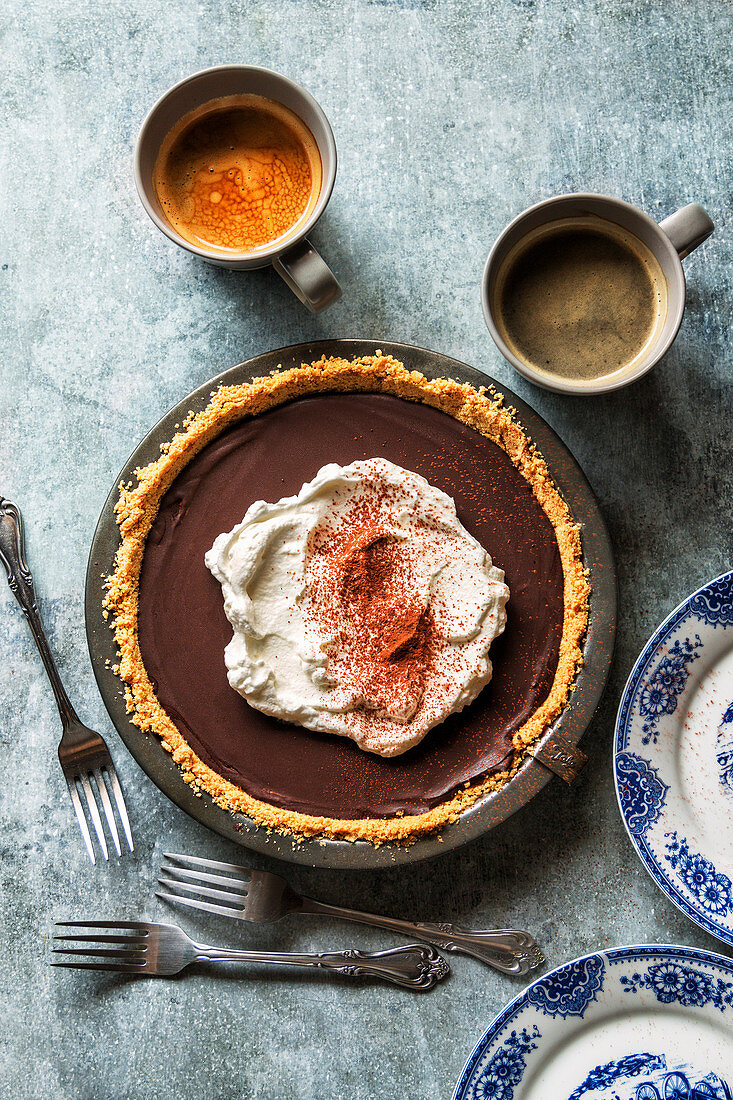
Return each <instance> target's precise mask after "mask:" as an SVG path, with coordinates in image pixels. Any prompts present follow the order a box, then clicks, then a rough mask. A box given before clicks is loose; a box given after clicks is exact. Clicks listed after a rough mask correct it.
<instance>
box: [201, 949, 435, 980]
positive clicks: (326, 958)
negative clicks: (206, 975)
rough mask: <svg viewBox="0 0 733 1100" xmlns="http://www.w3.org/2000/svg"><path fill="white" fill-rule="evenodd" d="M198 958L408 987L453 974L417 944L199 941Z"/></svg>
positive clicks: (433, 951) (429, 951)
mask: <svg viewBox="0 0 733 1100" xmlns="http://www.w3.org/2000/svg"><path fill="white" fill-rule="evenodd" d="M195 947H196V953H197V954H196V957H197V958H198V959H201V960H207V961H208V962H227V961H233V962H257V963H275V964H282V965H286V966H307V967H315V968H317V969H319V970H331V971H333V972H334V973H336V974H343V975H344V976H346V977H349V978H362V977H364V978H366V977H369V978H381V979H382V980H383V981H385V982H391V983H392V984H393V985H401V986H402V987H403V988H405V989H417V990H420V989H432V988H433V986H434V985H435V984H436V983H437V982H439V981H440V980H441V978H445V977H446V976H447V975H448V974H450V967H449V966H448V963H447V962H446V961H445V959H443V958H442V957H441V956H440V955H439V954H438V952H437V951H436V950H435V949H434V948H433V947H428V946H427V944H424V943H413V944H409V945H407V946H406V947H393V948H391V949H390V950H389V951H372V952H370V951H354V950H351V951H323V952H320V953H318V954H315V953H312V954H297V953H293V952H289V951H288V952H279V951H229V950H225V949H221V950H220V949H219V948H216V947H206V946H205V945H204V944H196V945H195Z"/></svg>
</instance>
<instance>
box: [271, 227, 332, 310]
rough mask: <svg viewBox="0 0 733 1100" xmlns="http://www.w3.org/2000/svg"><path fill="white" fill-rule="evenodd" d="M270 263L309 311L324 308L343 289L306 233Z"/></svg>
mask: <svg viewBox="0 0 733 1100" xmlns="http://www.w3.org/2000/svg"><path fill="white" fill-rule="evenodd" d="M272 266H273V267H274V268H275V271H277V273H278V275H280V276H282V278H283V279H284V280H285V282H286V283H287V284H288V286H289V287H290V289H291V290H292V292H293V294H295V295H296V297H297V298H300V300H301V302H302V303H303V305H304V306H307V308H308V309H309V310H310V311H311V313H321V312H322V311H323V310H324V309H328V307H329V306H330V305H333V303H334V302H337V301H338V300H339V298H340V297H341V295H342V293H343V291H342V290H341V287H340V286H339V284H338V283H337V281H336V278H335V276H334V274H333V272H332V271H331V268H330V267H329V266H328V264H327V263H326V261H325V260H324V259H322V257H321V256H320V255H319V254H318V252H316V250H315V248H314V247H313V245H312V244H311V243H310V241H309V240H308V238H307V237H303V239H302V240H300V241H298V243H297V244H294V245H293V247H292V248H289V249H288V250H287V252H283V253H281V255H280V256H277V257H276V258H275V259H274V260H273V261H272Z"/></svg>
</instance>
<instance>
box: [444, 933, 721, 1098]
mask: <svg viewBox="0 0 733 1100" xmlns="http://www.w3.org/2000/svg"><path fill="white" fill-rule="evenodd" d="M713 1097H714V1098H717V1100H733V960H731V959H724V958H723V957H722V956H721V955H714V954H712V953H711V952H709V951H698V950H696V949H694V948H690V947H659V946H649V947H646V946H643V947H617V948H614V949H612V950H610V951H601V952H599V953H598V954H596V955H586V956H585V957H584V958H582V959H576V960H575V961H574V962H570V963H566V964H565V965H564V966H560V967H558V968H557V970H553V971H552V973H550V974H546V975H544V976H543V977H542V978H539V979H538V981H536V982H534V984H533V985H530V986H529V987H528V988H527V989H525V991H524V993H522V994H520V996H519V997H517V998H516V1000H514V1001H512V1003H511V1004H510V1005H509V1006H508V1007H507V1008H506V1009H504V1011H503V1012H502V1013H500V1015H499V1016H497V1018H496V1019H495V1020H494V1022H493V1024H492V1025H491V1027H490V1028H489V1030H488V1031H487V1032H486V1033H485V1034H484V1036H483V1038H482V1039H481V1040H480V1042H479V1043H478V1045H477V1046H476V1048H475V1050H474V1051H473V1053H472V1054H471V1057H470V1058H469V1059H468V1062H467V1063H466V1065H465V1067H464V1069H463V1073H462V1074H461V1077H460V1080H459V1082H458V1084H457V1086H456V1089H455V1092H454V1093H453V1100H711V1098H713Z"/></svg>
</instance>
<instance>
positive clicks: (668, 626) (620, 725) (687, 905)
mask: <svg viewBox="0 0 733 1100" xmlns="http://www.w3.org/2000/svg"><path fill="white" fill-rule="evenodd" d="M726 578H732V579H733V569H726V570H724V571H723V572H722V573H720V574H718V576H717V577H712V578H711V579H710V580H708V581H706V582H705V583H704V584H701V585H700V586H699V588H696V589H695V591H694V592H691V593H690V594H689V595H688V596H686V597H685V599H684V600H682V601H681V602H680V603H679V604H678V605H677V607H675V608H674V610H673V611H671V612H670V613H669V615H667V617H666V618H665V619H664V620H663V621H662V622H661V623H660V624H659V625H658V626H657V627H656V629H655V630H654V631H653V632H652V634H651V636H650V637H649V639H648V640H647V642H646V643H645V645H644V646H643V648H642V650H641V653H640V654H639V656H638V657H637V659H636V661H635V662H634V666H633V668H632V670H631V672H630V673H629V676H628V679H627V680H626V684H625V685H624V690H623V692H622V693H621V700H620V702H619V706H618V711H617V713H616V723H615V727H614V737H613V757H612V766H613V783H614V790H615V791H616V801H617V803H618V808H619V813H620V814H621V820H622V821H623V823H624V828H625V829H626V833H627V835H628V837H629V839H630V841H631V843H632V845H633V848H634V851H635V852H636V854H637V856H638V857H639V860H640V862H641V863H642V865H643V867H644V869H645V870H646V872H647V874H648V875H649V877H650V878H651V879H652V881H653V882H654V883H655V885H656V886H657V887H658V888H659V889H660V890H661V891H662V893H663V894H664V895H665V897H666V898H667V899H668V901H671V902H672V904H673V905H674V906H675V907H676V908H677V909H679V911H680V912H681V913H682V914H684V916H686V917H687V919H688V920H691V921H692V922H693V923H694V924H696V925H697V926H698V927H699V928H702V930H703V931H704V932H708V933H709V934H710V935H712V936H715V938H716V939H718V940H720V942H721V943H725V944H727V945H728V946H731V947H733V928H731V929H728V928H724V927H721V926H720V925H719V924H716V922H715V921H714V920H713V919H711V918H710V917H709V916H707V915H706V914H705V913H703V912H702V911H701V910H699V909H698V908H696V907H695V906H694V905H693V904H692V902H690V901H688V900H687V898H686V897H684V895H683V894H681V893H680V891H679V890H678V889H677V887H676V886H675V884H674V882H672V880H671V879H670V878H669V876H668V875H667V874H666V872H665V870H664V868H663V867H662V865H661V863H660V862H659V861H658V860H657V858H656V856H655V854H654V852H653V851H652V848H651V846H650V845H649V844H648V843H647V841H646V839H645V838H644V837H643V836H642V837H638V836H635V835H634V833H632V831H631V828H630V827H629V822H628V820H627V817H626V814H625V813H624V807H623V803H622V801H621V792H620V789H619V772H618V756H619V753H620V752H626V751H631V750H629V749H628V746H624V745H623V744H622V738H624V737H625V736H626V735H627V731H628V726H629V724H630V721H631V708H632V706H633V697H634V695H635V693H636V691H637V688H638V687H639V683H640V681H641V676H642V671H643V670H644V669H645V668H646V667H647V665H648V663H649V661H650V660H651V659H652V658H653V656H654V653H655V652H656V651H657V650H658V649H659V647H660V645H662V644H663V642H664V641H665V640H666V639H667V637H668V636H669V635H670V634H671V633H672V631H673V630H675V629H676V628H677V626H679V624H680V623H681V622H682V621H683V620H684V618H685V617H686V615H687V614H688V613H689V610H690V605H691V603H692V601H693V600H694V599H695V597H696V596H699V595H700V594H701V593H703V592H705V591H707V589H709V588H710V587H711V585H714V584H716V583H717V582H718V581H721V580H724V579H726ZM627 711H628V713H626V712H627ZM702 855H703V856H704V852H703V853H702Z"/></svg>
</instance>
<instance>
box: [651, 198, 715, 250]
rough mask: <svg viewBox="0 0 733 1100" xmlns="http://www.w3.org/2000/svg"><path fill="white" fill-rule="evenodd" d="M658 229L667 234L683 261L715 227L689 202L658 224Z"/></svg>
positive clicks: (701, 209)
mask: <svg viewBox="0 0 733 1100" xmlns="http://www.w3.org/2000/svg"><path fill="white" fill-rule="evenodd" d="M659 228H660V229H661V230H662V231H663V232H664V233H666V234H667V236H668V237H669V239H670V241H671V242H672V244H673V245H674V247H675V248H676V249H677V254H678V255H679V258H680V259H681V260H684V258H685V256H689V255H690V253H691V252H694V251H695V249H696V248H697V247H698V245H701V244H702V242H703V241H706V240H707V239H708V237H709V236H710V234H711V233H712V231H713V230H714V229H715V226H714V225H713V223H712V221H711V219H710V218H709V217H708V215H707V214H706V212H705V211H704V210H703V208H702V207H701V206H698V204H697V203H696V202H691V203H689V204H688V205H687V206H683V207H681V208H680V209H679V210H677V211H675V213H674V214H670V216H669V217H668V218H665V219H664V221H663V222H660V223H659Z"/></svg>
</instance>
